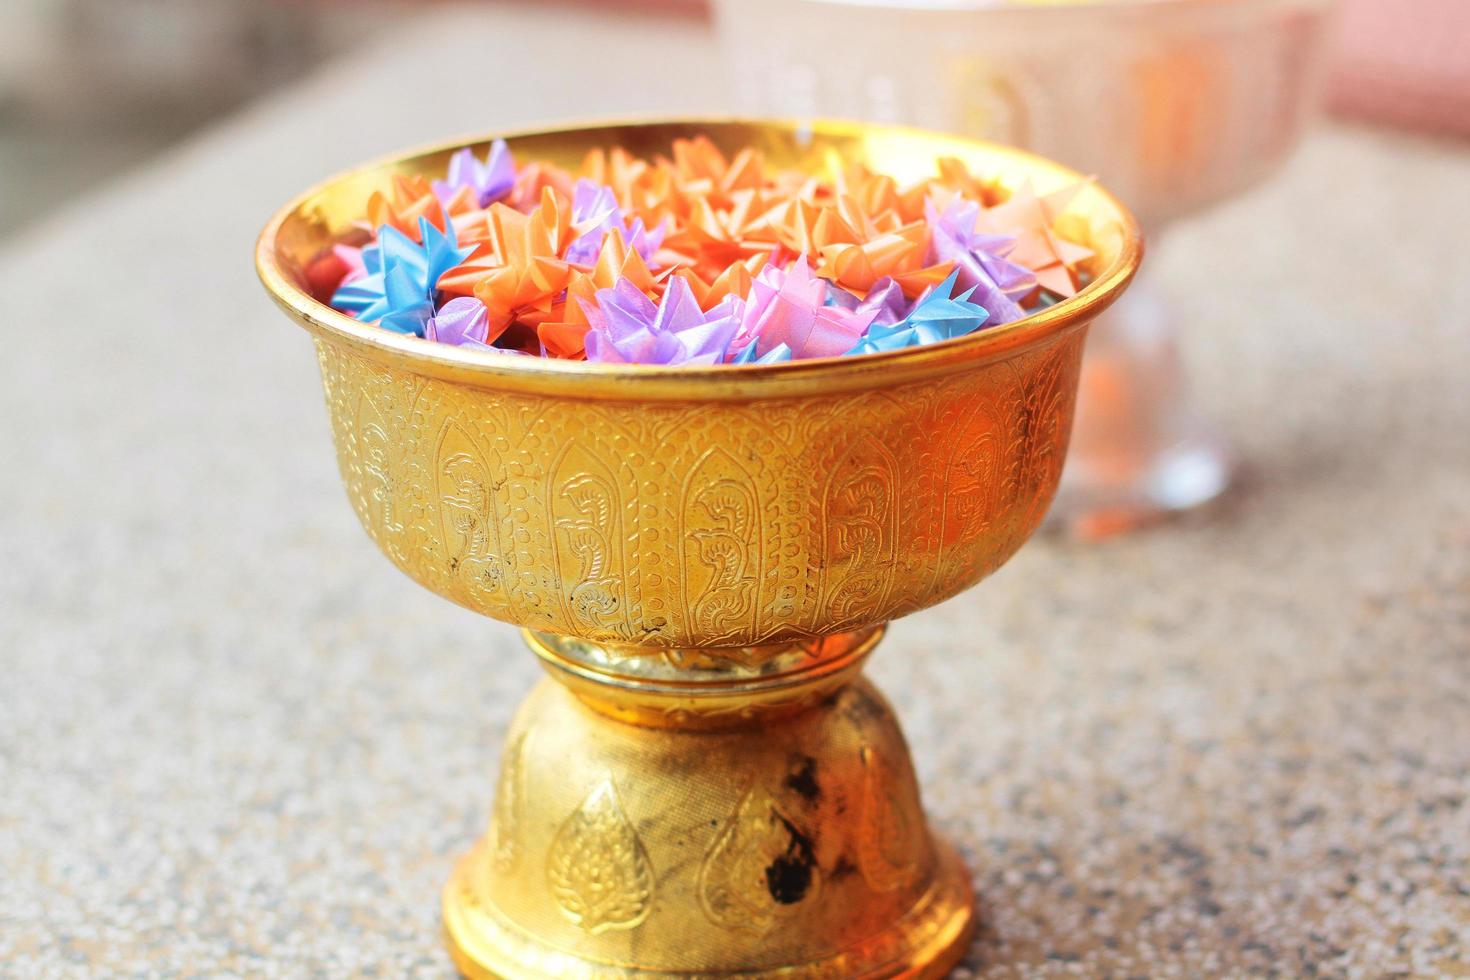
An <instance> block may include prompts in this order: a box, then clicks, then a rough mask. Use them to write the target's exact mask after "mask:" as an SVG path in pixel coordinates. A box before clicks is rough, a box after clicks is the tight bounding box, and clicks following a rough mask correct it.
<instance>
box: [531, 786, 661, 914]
mask: <svg viewBox="0 0 1470 980" xmlns="http://www.w3.org/2000/svg"><path fill="white" fill-rule="evenodd" d="M546 877H547V882H548V884H549V885H550V886H551V893H552V895H554V896H555V897H556V903H557V905H559V906H560V907H561V910H562V912H563V913H565V914H566V916H567V918H569V919H571V920H572V921H573V922H574V923H576V924H577V925H578V926H580V927H582V929H584V930H585V931H587V932H589V933H591V934H592V935H594V936H595V935H597V934H598V933H601V932H605V931H607V930H609V929H632V928H633V927H634V926H637V925H638V924H639V923H641V922H642V921H643V920H644V919H646V918H647V917H648V912H649V909H651V908H652V907H653V869H652V868H651V867H650V865H649V862H648V854H647V852H646V851H645V850H644V849H643V842H642V841H641V840H639V839H638V833H637V831H635V830H634V829H633V824H632V823H630V822H629V820H628V817H627V815H626V814H625V813H624V812H623V804H622V800H621V799H619V797H618V790H617V787H616V786H614V785H613V782H612V780H611V779H604V780H603V781H602V782H600V783H598V784H597V786H596V788H594V789H593V790H592V792H590V793H588V794H587V798H586V799H585V800H583V801H582V805H581V806H580V807H578V808H577V812H576V813H573V814H572V815H571V816H570V817H569V818H567V821H566V823H564V824H562V826H561V830H559V831H557V834H556V839H555V840H553V841H552V842H551V851H550V853H549V854H548V855H547V858H546Z"/></svg>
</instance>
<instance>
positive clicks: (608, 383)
mask: <svg viewBox="0 0 1470 980" xmlns="http://www.w3.org/2000/svg"><path fill="white" fill-rule="evenodd" d="M659 126H669V127H686V128H687V127H695V128H698V127H708V128H712V129H713V128H719V127H734V126H745V127H763V128H775V129H780V130H785V131H788V132H791V133H796V134H811V135H814V136H818V135H831V136H849V137H851V136H857V135H865V134H866V135H872V134H875V133H882V134H885V135H892V136H895V137H903V136H911V137H922V138H927V139H933V138H936V137H937V138H939V139H943V140H947V141H950V142H957V143H963V144H967V145H969V146H970V147H972V148H974V149H976V150H980V151H985V152H994V151H1001V153H1002V155H1006V156H1010V157H1011V158H1013V159H1017V160H1021V161H1024V163H1025V164H1027V165H1028V166H1030V165H1034V166H1036V167H1037V168H1038V169H1042V170H1046V171H1049V172H1051V173H1053V174H1062V175H1066V176H1070V177H1071V178H1073V179H1075V180H1078V181H1081V180H1085V179H1086V178H1085V177H1084V175H1083V174H1081V173H1080V172H1078V171H1076V170H1073V169H1072V168H1070V167H1067V166H1064V165H1062V164H1060V163H1057V162H1056V161H1054V160H1051V159H1049V158H1047V157H1043V156H1041V155H1039V154H1035V153H1031V152H1030V151H1027V150H1022V149H1019V148H1017V147H1013V146H1009V145H1007V144H1003V143H999V142H995V141H992V140H980V139H974V138H970V137H965V136H961V135H958V134H953V133H945V132H940V131H937V130H928V129H922V128H918V127H912V126H894V125H888V124H880V123H867V122H855V121H848V120H840V119H810V120H806V119H802V120H797V119H775V118H759V117H744V116H715V115H697V116H656V117H648V118H634V119H629V118H626V117H620V118H603V119H589V120H583V121H578V122H576V123H568V124H563V125H556V126H550V127H547V126H534V127H524V128H511V129H505V130H497V131H495V132H491V133H479V134H470V135H467V136H461V137H457V138H454V139H449V140H440V141H436V142H433V143H430V144H426V145H422V146H418V147H414V148H410V149H407V150H402V151H398V152H395V153H391V154H388V155H385V156H382V157H379V158H377V159H374V160H370V161H368V162H366V163H363V164H361V165H359V166H356V167H352V168H349V169H347V170H345V171H342V172H339V173H337V174H335V175H333V176H331V177H329V178H327V179H325V180H322V181H320V182H318V183H316V184H314V185H312V186H311V187H309V188H307V189H306V190H304V191H302V192H301V193H299V194H297V195H296V196H295V197H293V198H292V199H291V200H290V201H288V202H287V203H286V204H285V205H283V206H282V207H281V208H280V209H279V210H277V211H276V213H275V214H274V215H273V216H272V217H271V218H270V220H269V221H268V222H266V225H265V227H264V228H263V229H262V230H261V232H260V235H259V237H258V238H257V239H256V243H255V269H256V274H257V275H258V276H259V277H260V281H261V283H262V284H263V285H264V286H265V288H266V291H267V292H268V293H269V294H270V296H271V298H272V299H273V300H274V301H275V303H276V305H277V306H279V307H280V308H281V309H282V310H284V311H285V312H286V314H287V315H288V316H290V317H291V318H292V319H294V320H296V321H297V322H298V323H299V324H300V325H301V326H303V327H305V328H306V329H307V331H308V332H310V333H311V334H312V335H313V336H314V337H315V338H317V339H318V340H326V341H330V342H332V343H334V344H337V345H339V346H343V347H346V348H348V349H350V350H352V351H353V352H355V353H358V354H362V355H366V356H368V357H369V358H371V359H373V360H375V361H378V362H379V363H383V364H385V365H389V366H391V367H395V368H398V369H400V370H408V371H411V372H413V373H415V374H420V375H424V376H428V377H433V378H439V379H442V380H447V381H452V382H455V383H459V384H468V385H471V386H475V387H482V388H491V389H495V390H500V391H520V392H534V393H542V394H560V395H569V396H574V397H583V398H597V399H604V398H607V399H616V400H639V401H642V400H650V399H652V400H665V399H673V400H701V401H704V400H711V399H715V400H748V399H754V398H764V397H785V396H791V395H799V394H807V393H811V392H836V391H849V390H854V389H858V388H884V387H890V386H892V385H894V384H898V383H901V382H906V381H911V380H918V379H922V378H927V377H932V376H934V375H937V374H942V373H946V372H947V371H948V370H949V369H951V368H954V367H958V366H960V365H966V366H974V365H975V363H976V362H982V361H983V362H991V361H997V360H1004V359H1007V358H1009V357H1012V356H1014V355H1016V354H1017V353H1020V352H1021V351H1023V350H1026V349H1030V348H1032V347H1035V346H1037V345H1038V344H1040V343H1042V342H1043V341H1045V340H1046V339H1048V338H1052V337H1057V336H1060V335H1062V334H1064V333H1070V332H1071V331H1072V330H1076V329H1080V328H1082V327H1084V326H1085V325H1086V324H1087V323H1089V322H1091V321H1092V320H1093V319H1094V318H1096V317H1097V315H1098V314H1099V313H1101V312H1102V311H1103V310H1104V309H1106V308H1107V307H1108V306H1110V305H1112V303H1113V302H1114V301H1115V300H1116V299H1117V298H1118V296H1119V295H1121V293H1122V291H1123V289H1124V288H1125V287H1126V286H1127V285H1128V283H1129V281H1130V280H1131V279H1132V278H1133V276H1134V274H1135V273H1136V272H1137V270H1138V265H1139V262H1140V261H1141V260H1142V256H1143V235H1142V231H1141V230H1140V228H1139V225H1138V221H1137V219H1136V218H1134V216H1133V214H1132V212H1131V211H1129V210H1128V208H1127V207H1126V206H1125V205H1124V204H1123V203H1122V202H1121V201H1119V200H1118V199H1117V198H1116V197H1114V196H1113V194H1112V193H1110V192H1109V191H1108V190H1107V189H1106V188H1104V187H1102V186H1101V185H1100V184H1098V183H1097V182H1096V181H1093V190H1094V191H1095V192H1096V193H1099V194H1101V195H1102V196H1103V199H1104V201H1105V202H1106V203H1107V205H1108V206H1109V207H1110V208H1111V209H1112V210H1113V211H1114V212H1115V214H1116V216H1117V218H1118V221H1119V223H1120V225H1121V229H1120V230H1121V232H1122V244H1121V247H1120V249H1119V251H1118V255H1117V256H1116V257H1115V259H1114V260H1113V262H1111V263H1110V264H1109V265H1108V267H1107V268H1106V269H1104V270H1103V271H1102V272H1101V273H1100V274H1099V275H1098V276H1097V277H1096V278H1095V279H1094V280H1093V281H1092V282H1090V283H1088V284H1087V285H1086V286H1085V287H1083V288H1082V289H1080V290H1078V291H1077V293H1076V294H1074V295H1073V296H1070V297H1068V298H1066V299H1064V300H1061V301H1060V302H1058V303H1055V304H1053V305H1052V306H1049V307H1047V308H1045V309H1043V310H1038V311H1036V312H1034V313H1032V314H1030V315H1028V316H1025V317H1022V318H1021V319H1019V320H1015V321H1012V322H1011V323H1007V324H1002V325H1000V326H996V327H991V328H989V329H986V330H980V331H977V332H975V333H971V334H967V335H965V336H963V337H957V338H954V339H952V340H945V341H940V342H938V343H934V344H925V345H922V346H917V347H907V348H902V349H899V350H892V351H880V352H877V353H872V354H861V355H851V356H848V355H843V356H837V357H814V358H804V359H800V360H792V361H785V362H781V363H778V364H740V365H736V364H721V365H712V366H702V367H696V368H690V367H675V366H668V365H651V364H603V363H593V362H588V361H574V360H566V359H561V358H543V357H514V356H506V355H503V354H492V353H488V352H484V351H476V350H473V349H467V348H464V347H459V346H454V345H449V344H438V343H435V342H433V341H430V340H425V339H423V338H419V337H415V336H413V335H411V334H400V333H396V332H394V331H391V330H385V329H383V328H382V327H379V326H377V325H376V324H372V323H365V322H363V321H360V320H356V319H354V318H352V317H350V316H348V315H347V314H345V313H341V312H339V311H337V310H334V309H332V308H331V307H329V306H327V305H326V304H324V303H321V302H319V301H317V300H316V299H314V298H313V297H312V296H311V295H309V294H308V293H307V292H305V291H304V290H303V289H301V288H300V287H299V286H297V285H296V284H295V283H294V282H292V280H291V277H289V276H288V275H287V274H286V272H285V270H284V269H283V268H282V267H281V263H280V262H279V260H278V257H277V253H276V237H277V234H278V233H279V231H280V229H281V226H282V225H283V224H285V222H286V221H287V220H289V219H290V218H291V217H292V216H293V215H295V214H296V213H297V212H298V211H299V210H300V209H301V208H302V206H303V205H304V204H306V202H308V201H309V200H311V199H312V198H314V197H316V196H318V195H320V194H322V193H324V192H326V191H327V190H328V189H330V188H331V187H333V186H335V185H336V184H338V183H340V182H343V181H346V180H349V179H351V178H353V177H357V176H360V175H362V174H364V173H368V172H371V171H376V170H383V169H388V168H392V167H398V166H401V165H403V164H404V163H406V162H407V161H410V160H413V159H416V158H418V157H422V156H431V155H434V154H440V153H446V152H450V151H453V150H455V149H458V148H461V147H465V146H473V145H480V144H485V143H488V142H490V141H491V140H493V139H507V140H514V139H520V138H537V137H547V136H567V135H572V134H576V133H578V132H583V131H591V130H596V129H606V128H628V127H648V128H655V127H659Z"/></svg>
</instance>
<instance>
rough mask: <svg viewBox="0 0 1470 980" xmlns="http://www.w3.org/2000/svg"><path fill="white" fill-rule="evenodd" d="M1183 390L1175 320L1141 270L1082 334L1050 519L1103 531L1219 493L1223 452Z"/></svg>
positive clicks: (1227, 472)
mask: <svg viewBox="0 0 1470 980" xmlns="http://www.w3.org/2000/svg"><path fill="white" fill-rule="evenodd" d="M1188 394H1189V393H1188V389H1187V383H1186V378H1185V373H1184V366H1183V363H1182V361H1181V359H1180V355H1179V349H1178V346H1177V328H1176V324H1175V323H1174V321H1173V319H1172V318H1171V314H1170V310H1169V308H1168V306H1167V305H1166V304H1165V302H1164V300H1163V298H1162V297H1161V296H1160V295H1158V293H1157V292H1156V291H1155V290H1153V289H1152V288H1150V282H1149V281H1148V279H1147V276H1143V277H1140V279H1139V281H1138V283H1136V284H1135V286H1134V288H1133V290H1132V291H1131V292H1129V293H1128V294H1127V295H1125V296H1124V297H1123V298H1122V299H1121V300H1120V301H1119V302H1118V303H1117V305H1116V306H1114V307H1113V308H1112V309H1111V310H1108V311H1107V312H1106V313H1104V314H1103V315H1102V316H1101V317H1099V318H1098V322H1097V324H1096V327H1095V329H1094V330H1093V331H1092V333H1091V335H1090V336H1089V339H1088V344H1087V352H1086V353H1085V354H1084V355H1083V358H1082V372H1081V378H1080V387H1079V389H1078V393H1077V415H1076V417H1075V419H1074V420H1073V423H1072V442H1071V447H1070V449H1069V450H1068V453H1067V465H1066V469H1065V470H1063V472H1062V480H1061V486H1060V487H1059V489H1058V490H1057V496H1056V500H1055V501H1054V502H1053V503H1052V507H1051V510H1050V512H1049V513H1048V514H1047V524H1048V526H1050V527H1051V528H1054V529H1061V530H1063V531H1065V532H1067V533H1069V534H1071V535H1073V536H1075V537H1078V538H1083V539H1094V538H1105V537H1109V536H1111V535H1114V534H1119V533H1122V532H1125V531H1129V530H1132V529H1134V528H1136V527H1140V526H1143V525H1147V524H1151V523H1154V522H1156V521H1158V520H1161V519H1163V518H1165V517H1168V516H1170V515H1172V514H1178V513H1181V512H1184V511H1188V510H1192V509H1194V508H1196V507H1200V506H1203V505H1205V504H1207V503H1209V502H1210V501H1212V500H1214V499H1215V498H1216V497H1218V496H1219V495H1220V494H1221V493H1223V492H1224V491H1225V490H1226V489H1227V488H1228V486H1229V484H1230V479H1231V469H1232V462H1231V458H1230V453H1229V450H1228V449H1227V447H1226V446H1225V443H1224V441H1223V440H1222V439H1221V438H1220V436H1219V435H1218V434H1217V433H1215V432H1214V431H1213V429H1212V428H1211V427H1210V425H1209V424H1208V423H1207V422H1206V421H1205V420H1204V419H1202V418H1201V417H1200V416H1199V415H1198V414H1197V413H1196V412H1195V410H1194V408H1193V406H1192V405H1191V404H1190V401H1189V397H1188Z"/></svg>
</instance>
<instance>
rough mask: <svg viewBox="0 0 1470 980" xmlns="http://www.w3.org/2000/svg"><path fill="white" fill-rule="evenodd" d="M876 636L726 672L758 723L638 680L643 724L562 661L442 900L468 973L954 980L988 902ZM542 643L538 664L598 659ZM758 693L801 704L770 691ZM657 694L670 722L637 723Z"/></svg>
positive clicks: (539, 692) (715, 699) (537, 692)
mask: <svg viewBox="0 0 1470 980" xmlns="http://www.w3.org/2000/svg"><path fill="white" fill-rule="evenodd" d="M877 636H878V633H877V632H876V631H873V632H868V633H865V634H860V635H854V636H851V637H841V638H836V639H835V640H834V642H831V643H827V644H823V645H820V646H816V647H811V648H809V649H811V650H812V651H814V654H813V656H812V657H811V659H810V661H809V662H808V663H806V664H805V665H804V666H802V667H801V668H799V669H797V670H796V671H795V672H794V673H793V672H780V671H776V672H774V673H771V674H763V673H761V671H760V668H759V666H753V667H751V668H750V669H749V671H744V670H739V669H737V668H734V667H729V666H726V667H722V668H719V669H717V670H716V671H715V673H716V675H717V676H719V677H722V678H725V680H722V681H717V682H714V686H715V687H717V688H724V687H734V688H736V689H739V690H742V691H745V692H746V693H745V695H744V697H745V699H746V700H747V703H746V707H747V708H749V709H750V710H748V711H747V710H740V709H737V710H731V706H730V705H729V704H728V703H727V700H726V698H725V697H722V696H719V695H718V694H717V693H714V692H711V691H709V690H704V691H703V693H700V694H697V695H690V694H689V693H688V691H687V690H680V689H676V688H675V687H674V686H673V685H672V684H666V683H664V682H663V681H660V680H656V679H650V678H648V677H646V676H639V677H637V678H633V677H630V676H626V675H625V676H624V677H623V682H624V683H626V684H637V685H641V693H640V697H642V698H643V699H644V700H642V701H640V702H639V710H638V711H636V712H630V711H628V710H626V708H627V704H628V702H627V700H626V699H625V697H624V696H623V694H622V693H620V692H615V695H614V697H613V698H612V700H611V701H610V700H609V699H608V698H607V697H603V696H600V693H601V692H599V691H598V690H597V689H596V688H595V687H590V686H588V684H584V683H581V682H584V681H588V677H586V676H583V675H575V676H576V677H577V678H578V681H579V683H573V684H569V683H568V681H569V679H570V678H571V677H572V676H574V675H571V674H569V673H568V672H567V671H566V670H564V669H562V668H561V667H559V666H556V665H555V664H553V663H551V662H548V667H549V668H550V673H551V675H552V676H551V677H547V678H546V679H544V680H542V682H541V683H540V684H538V685H537V687H536V688H535V689H534V690H533V691H532V692H531V694H530V695H529V696H528V697H527V699H526V701H525V703H524V704H523V705H522V707H521V709H520V711H519V712H518V714H517V716H516V720H515V722H514V723H513V724H512V726H511V728H510V731H509V732H508V733H507V736H506V749H505V754H504V758H503V760H502V763H501V771H500V780H499V785H498V788H497V790H496V798H495V804H494V807H493V809H492V815H491V820H490V826H489V830H488V832H487V834H486V835H485V837H484V838H483V839H482V840H481V841H480V843H479V844H478V845H477V846H476V847H475V848H474V850H472V851H471V852H470V854H469V855H467V856H466V857H465V858H464V859H463V860H462V861H461V862H460V864H459V866H458V868H457V869H456V871H455V873H454V876H453V878H452V879H451V881H450V883H449V886H448V888H447V889H446V890H445V892H444V903H443V911H444V924H445V928H446V931H447V934H448V941H449V947H450V950H451V952H452V953H453V956H454V961H455V963H456V964H457V965H458V966H459V968H460V970H462V971H463V972H464V973H465V974H466V975H467V976H470V977H506V978H514V980H532V978H534V980H551V978H556V980H578V978H588V980H590V978H593V977H624V978H633V977H638V978H649V980H652V978H662V977H668V978H674V977H681V978H685V980H688V978H690V977H707V978H716V977H736V976H739V977H745V978H752V977H783V978H788V980H793V978H817V977H823V978H829V977H830V978H844V980H845V978H856V977H865V978H874V980H876V978H886V977H940V976H943V975H944V974H945V973H946V971H948V970H949V968H950V967H952V966H953V965H954V964H955V963H956V962H957V961H958V960H959V958H960V957H961V956H962V955H963V953H964V950H965V949H966V946H967V944H968V941H969V939H970V936H971V934H972V931H973V928H974V923H975V912H974V896H973V893H972V891H971V888H970V882H969V876H968V875H967V873H966V871H965V868H964V865H963V864H962V863H961V862H960V859H959V857H958V855H957V854H956V853H955V851H954V849H953V848H952V847H950V846H949V845H948V844H946V843H944V842H942V841H938V840H936V839H935V838H934V836H933V835H932V834H931V833H930V832H929V827H928V822H927V820H926V819H925V816H924V811H923V807H922V805H921V803H920V801H919V788H918V784H917V781H916V779H915V777H914V770H913V765H912V763H911V761H910V759H909V752H908V746H907V745H906V744H905V742H904V738H903V734H902V732H901V731H900V730H899V727H898V723H897V720H896V719H895V718H894V715H893V710H892V709H891V708H890V707H889V705H888V703H887V702H886V701H885V700H884V699H883V696H882V695H880V694H879V693H878V691H877V690H876V689H875V688H874V687H873V685H872V684H871V683H869V682H868V681H867V680H866V679H864V678H862V677H861V676H857V675H856V671H857V670H858V669H860V666H861V658H862V657H863V656H864V655H865V654H866V651H868V650H870V649H871V648H872V646H873V645H874V644H875V643H876V640H877ZM533 640H535V641H536V643H537V645H538V648H539V649H538V653H540V654H541V655H542V657H543V660H548V661H554V660H557V659H559V658H562V657H564V656H569V655H571V656H575V655H577V654H579V653H582V654H586V653H587V651H586V650H585V649H584V648H583V647H581V646H577V645H575V644H569V643H567V642H548V641H547V640H546V638H536V637H533ZM767 652H768V651H767ZM728 653H729V651H727V654H728ZM679 659H680V662H681V663H682V664H684V665H686V666H685V667H683V668H681V669H688V665H689V664H690V663H691V661H690V660H689V658H688V656H687V654H686V655H684V656H681V657H680V658H679ZM590 662H591V660H590V658H589V659H588V660H584V661H583V662H582V663H581V664H580V665H569V666H580V667H584V668H585V667H586V666H587V664H588V663H590ZM766 662H767V663H768V664H769V661H766ZM650 669H651V668H650ZM731 675H736V676H731ZM553 678H554V679H553ZM834 678H838V679H841V678H848V682H846V683H842V684H841V686H839V687H838V688H837V689H836V690H833V689H832V687H831V684H832V682H833V679H834ZM752 684H754V685H757V686H756V688H755V690H749V687H750V685H752ZM763 684H764V685H769V686H770V687H772V688H775V689H776V690H777V691H780V692H784V693H785V694H786V695H791V694H793V693H794V694H796V695H797V696H796V697H795V698H791V697H786V698H785V699H783V700H782V701H780V702H776V701H771V700H762V699H761V697H760V696H761V694H762V691H761V689H760V687H759V685H763ZM605 686H611V685H605ZM689 686H693V687H696V688H706V689H707V688H709V687H710V686H711V682H710V681H708V680H704V681H693V680H691V681H689V682H688V683H687V684H686V688H687V687H689ZM793 688H794V689H795V690H794V691H793ZM803 690H808V691H810V692H811V693H812V695H813V697H812V698H811V699H807V698H805V697H802V696H800V695H801V692H802V691H803ZM658 699H667V700H668V701H669V704H670V706H671V710H670V712H669V713H668V714H667V715H666V716H664V717H663V718H662V719H661V720H660V723H659V724H658V725H650V724H647V723H643V722H646V721H647V719H648V718H649V717H650V715H651V710H652V707H653V706H654V705H655V704H656V703H657V701H658ZM691 703H692V704H693V707H690V706H689V705H690V704H691ZM628 717H632V718H634V719H637V721H634V722H630V721H627V720H625V718H628Z"/></svg>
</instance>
